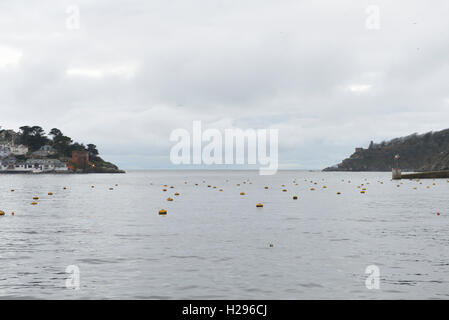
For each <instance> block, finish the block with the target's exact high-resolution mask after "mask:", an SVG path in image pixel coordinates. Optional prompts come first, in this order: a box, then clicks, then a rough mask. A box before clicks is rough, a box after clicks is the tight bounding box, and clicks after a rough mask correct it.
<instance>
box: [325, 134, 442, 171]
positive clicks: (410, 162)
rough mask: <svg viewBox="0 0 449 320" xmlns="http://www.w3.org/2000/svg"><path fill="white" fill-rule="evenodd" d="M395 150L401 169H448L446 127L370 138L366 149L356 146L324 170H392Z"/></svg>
mask: <svg viewBox="0 0 449 320" xmlns="http://www.w3.org/2000/svg"><path fill="white" fill-rule="evenodd" d="M396 154H399V155H400V159H399V167H400V168H401V169H402V171H438V170H449V129H445V130H442V131H437V132H428V133H426V134H422V135H418V134H416V133H415V134H412V135H409V136H407V137H402V138H396V139H393V140H391V141H388V142H382V143H380V144H375V143H373V142H371V143H370V146H369V147H368V149H363V148H356V151H355V152H354V153H353V154H352V155H351V156H350V157H349V158H347V159H345V160H343V161H342V162H341V163H339V164H338V165H336V166H333V167H329V168H326V169H324V171H391V168H392V167H393V161H394V160H393V159H394V156H395V155H396Z"/></svg>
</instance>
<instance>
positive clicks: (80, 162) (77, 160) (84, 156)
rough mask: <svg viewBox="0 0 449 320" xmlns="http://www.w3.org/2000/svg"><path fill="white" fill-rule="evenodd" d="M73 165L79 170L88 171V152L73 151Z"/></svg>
mask: <svg viewBox="0 0 449 320" xmlns="http://www.w3.org/2000/svg"><path fill="white" fill-rule="evenodd" d="M72 164H73V165H74V166H75V168H77V169H83V170H86V169H87V167H88V166H89V152H87V151H78V150H77V151H72Z"/></svg>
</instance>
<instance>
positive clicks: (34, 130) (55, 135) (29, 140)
mask: <svg viewBox="0 0 449 320" xmlns="http://www.w3.org/2000/svg"><path fill="white" fill-rule="evenodd" d="M19 130H20V131H19V133H18V142H19V143H20V144H23V145H25V146H27V147H28V149H29V150H30V151H36V150H39V149H40V148H41V147H43V146H45V145H50V146H52V147H53V148H54V149H55V150H56V151H57V153H58V155H59V156H64V157H71V155H72V151H87V152H89V157H90V158H91V159H92V160H95V158H98V154H99V152H98V150H97V146H96V145H94V144H91V143H89V144H88V145H87V146H85V145H84V144H82V143H78V142H73V140H72V138H70V137H68V136H66V135H64V134H63V133H62V131H61V130H59V129H57V128H53V129H51V130H50V132H49V133H48V135H47V134H46V133H45V131H44V129H42V127H40V126H22V127H20V128H19Z"/></svg>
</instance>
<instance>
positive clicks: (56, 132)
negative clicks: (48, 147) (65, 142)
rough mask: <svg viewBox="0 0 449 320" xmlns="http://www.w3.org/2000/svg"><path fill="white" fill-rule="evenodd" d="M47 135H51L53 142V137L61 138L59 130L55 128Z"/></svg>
mask: <svg viewBox="0 0 449 320" xmlns="http://www.w3.org/2000/svg"><path fill="white" fill-rule="evenodd" d="M48 134H49V135H51V136H53V140H54V139H55V137H58V136H62V132H61V130H59V129H57V128H53V129H51V130H50V132H49V133H48Z"/></svg>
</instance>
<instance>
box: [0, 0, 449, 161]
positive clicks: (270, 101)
mask: <svg viewBox="0 0 449 320" xmlns="http://www.w3.org/2000/svg"><path fill="white" fill-rule="evenodd" d="M73 5H74V6H75V7H74V6H73ZM372 5H374V6H377V7H378V9H379V13H380V15H379V17H380V20H379V24H378V26H379V28H376V26H377V25H376V23H374V24H373V23H372V22H373V20H372V18H373V11H372V9H368V11H367V8H369V6H372ZM371 8H372V7H371ZM77 10H79V28H77V21H76V11H77ZM374 18H375V17H374ZM74 19H75V20H74ZM367 19H368V20H367ZM376 21H377V20H376ZM373 28H374V29H373ZM448 86H449V1H447V0H434V1H432V2H429V1H410V0H409V1H391V0H388V1H387V0H386V1H374V0H373V1H360V0H353V1H335V0H328V1H317V0H314V1H299V0H292V1H288V0H271V1H265V0H165V1H164V0H159V1H150V0H139V1H138V0H127V1H111V0H94V1H93V0H89V1H87V0H86V1H84V0H83V1H61V0H55V1H45V0H41V1H21V0H0V110H1V113H0V125H1V126H2V127H3V128H11V129H18V127H19V126H22V125H41V126H42V127H43V128H44V129H45V130H47V131H49V130H50V129H51V128H53V127H57V128H59V129H61V130H62V131H63V132H64V133H65V134H67V135H69V136H71V137H72V138H73V139H74V140H76V141H79V142H84V143H94V144H96V145H97V146H98V148H99V149H100V152H101V154H102V155H103V156H104V158H105V159H107V160H111V161H113V162H115V163H116V164H118V165H119V166H120V167H123V168H128V169H129V168H167V167H170V161H169V150H170V148H171V146H172V145H173V143H172V142H170V141H169V135H170V132H171V131H172V130H173V129H176V128H186V129H189V130H191V127H192V121H193V120H202V121H203V126H205V127H211V128H218V129H224V128H232V127H239V128H255V129H257V128H276V129H279V145H280V150H279V161H280V167H281V168H303V169H314V168H317V169H321V168H323V167H326V166H329V165H333V164H335V163H338V162H340V160H342V159H343V158H345V157H347V156H349V155H350V154H351V153H352V152H353V150H354V147H357V146H364V147H367V145H368V143H369V142H370V140H374V141H375V142H381V141H382V140H384V139H391V138H395V137H398V136H403V135H408V134H411V133H413V132H419V133H423V132H426V131H430V130H440V129H444V128H447V127H449V121H448V120H449V90H448Z"/></svg>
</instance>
